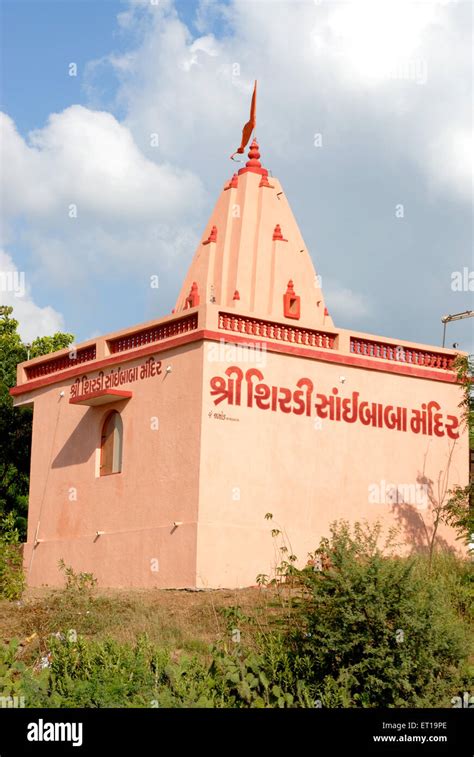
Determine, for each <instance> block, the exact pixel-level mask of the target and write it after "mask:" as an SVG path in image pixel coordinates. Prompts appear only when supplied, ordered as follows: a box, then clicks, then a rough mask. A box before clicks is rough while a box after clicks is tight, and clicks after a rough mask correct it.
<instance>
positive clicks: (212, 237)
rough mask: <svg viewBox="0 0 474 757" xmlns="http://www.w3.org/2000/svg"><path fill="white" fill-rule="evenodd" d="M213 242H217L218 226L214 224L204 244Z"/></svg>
mask: <svg viewBox="0 0 474 757" xmlns="http://www.w3.org/2000/svg"><path fill="white" fill-rule="evenodd" d="M211 242H217V226H213V227H212V229H211V233H210V234H209V236H208V238H207V239H206V241H205V242H203V244H210V243H211Z"/></svg>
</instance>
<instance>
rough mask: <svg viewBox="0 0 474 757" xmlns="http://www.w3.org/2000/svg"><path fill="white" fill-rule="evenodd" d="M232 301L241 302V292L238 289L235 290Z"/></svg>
mask: <svg viewBox="0 0 474 757" xmlns="http://www.w3.org/2000/svg"><path fill="white" fill-rule="evenodd" d="M232 299H233V300H240V294H239V290H238V289H236V290H235V292H234V296H233V297H232Z"/></svg>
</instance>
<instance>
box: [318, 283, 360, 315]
mask: <svg viewBox="0 0 474 757" xmlns="http://www.w3.org/2000/svg"><path fill="white" fill-rule="evenodd" d="M323 285H324V294H325V298H326V304H327V307H328V310H329V313H330V315H331V317H332V318H333V320H334V321H335V323H336V324H337V323H341V322H347V319H348V320H349V321H350V320H351V319H354V318H359V317H361V316H364V315H368V314H369V313H370V311H371V307H370V304H369V302H368V301H367V297H364V296H363V295H361V294H358V293H357V292H353V291H352V290H351V289H349V288H348V287H345V286H343V285H341V284H340V283H339V282H337V281H328V280H327V279H324V281H323Z"/></svg>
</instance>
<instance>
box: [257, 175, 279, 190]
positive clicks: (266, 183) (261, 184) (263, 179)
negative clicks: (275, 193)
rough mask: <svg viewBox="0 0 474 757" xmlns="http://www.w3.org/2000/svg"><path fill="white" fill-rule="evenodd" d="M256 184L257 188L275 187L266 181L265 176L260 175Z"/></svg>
mask: <svg viewBox="0 0 474 757" xmlns="http://www.w3.org/2000/svg"><path fill="white" fill-rule="evenodd" d="M258 186H259V188H260V187H268V188H269V189H275V187H274V186H273V184H270V183H269V182H268V179H267V177H266V176H262V178H261V181H260V184H259V185H258Z"/></svg>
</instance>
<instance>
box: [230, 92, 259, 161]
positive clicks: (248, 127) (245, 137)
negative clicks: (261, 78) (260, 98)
mask: <svg viewBox="0 0 474 757" xmlns="http://www.w3.org/2000/svg"><path fill="white" fill-rule="evenodd" d="M256 124H257V81H255V84H254V88H253V95H252V102H251V104H250V119H249V120H248V121H247V123H246V124H245V126H244V128H243V129H242V141H241V143H240V147H239V148H238V150H236V151H235V152H234V153H232V155H231V156H230V159H231V160H234V155H237V153H239V154H240V155H242V153H243V151H244V150H245V147H246V145H247V143H248V141H249V139H250V135H251V134H252V132H253V130H254V129H255V126H256Z"/></svg>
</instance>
